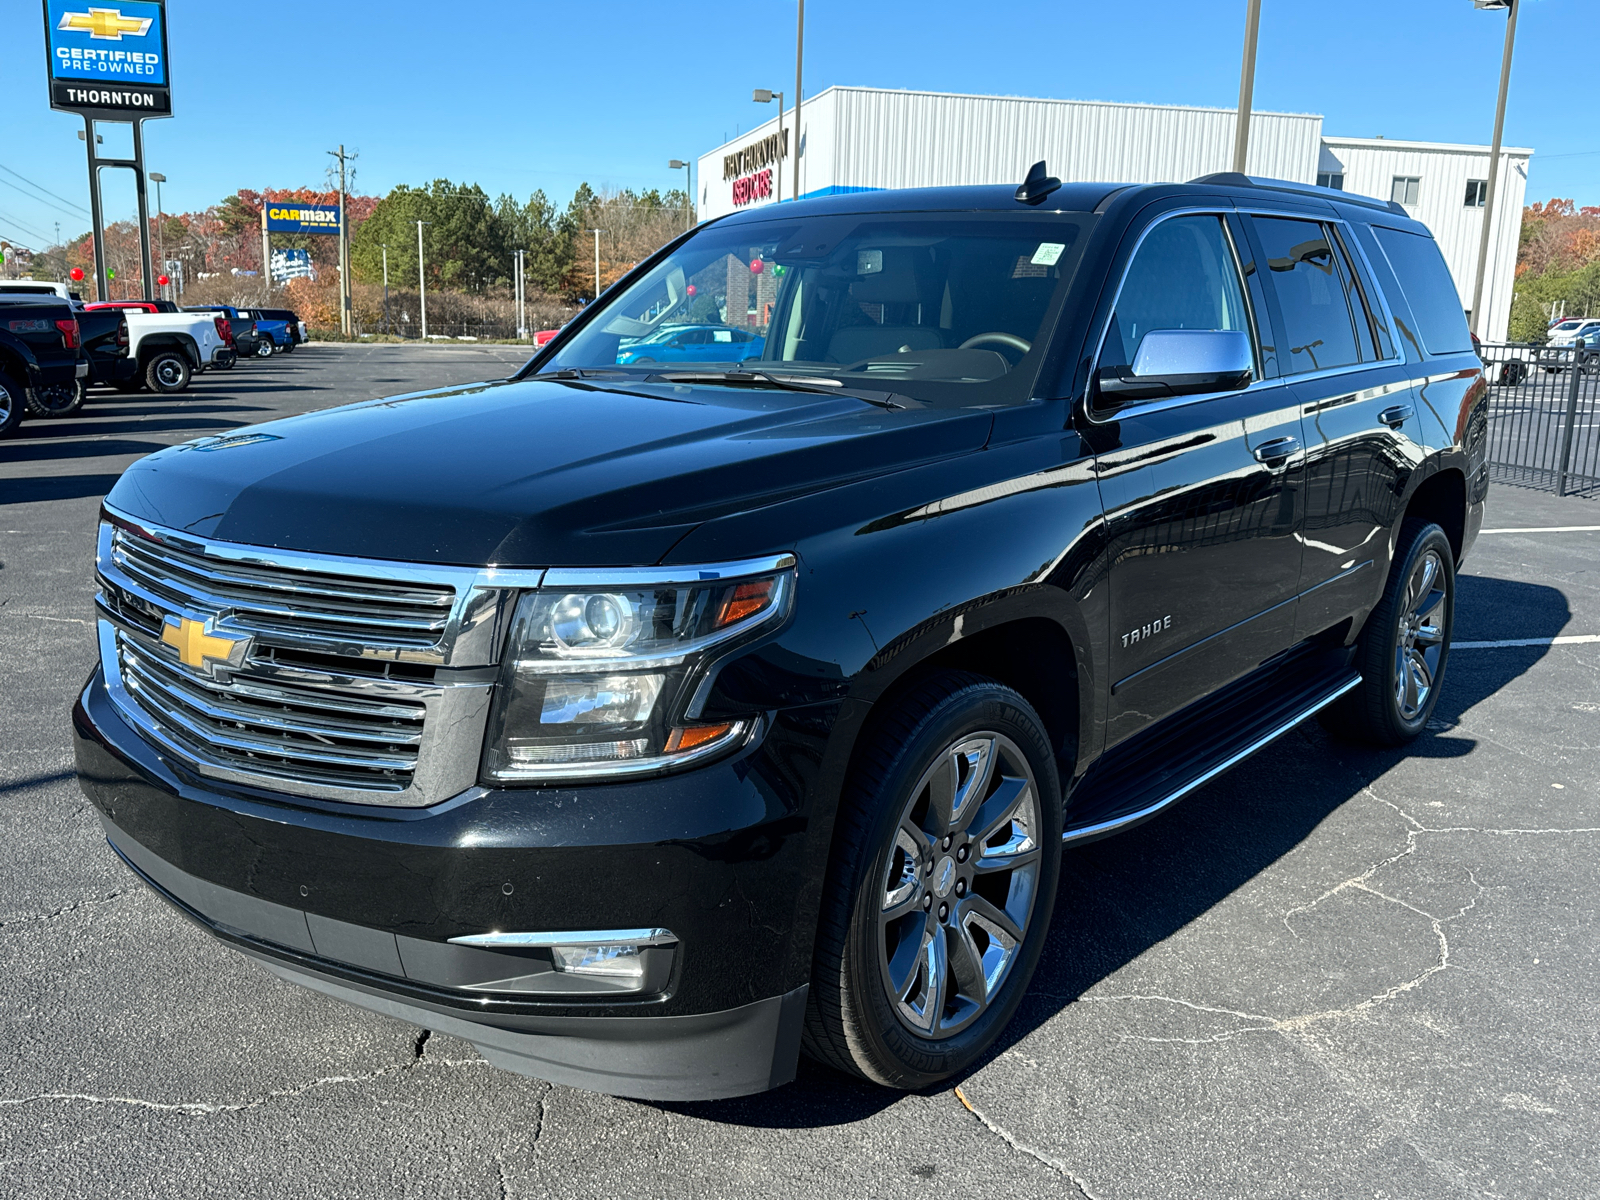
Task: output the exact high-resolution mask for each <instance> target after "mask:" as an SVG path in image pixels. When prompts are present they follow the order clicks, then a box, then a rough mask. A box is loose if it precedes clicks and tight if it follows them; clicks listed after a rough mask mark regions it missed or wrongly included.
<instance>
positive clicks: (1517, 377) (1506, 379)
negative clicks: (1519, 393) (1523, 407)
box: [1500, 359, 1528, 387]
mask: <svg viewBox="0 0 1600 1200" xmlns="http://www.w3.org/2000/svg"><path fill="white" fill-rule="evenodd" d="M1527 377H1528V368H1527V366H1526V364H1524V363H1523V362H1522V361H1521V360H1519V359H1512V360H1510V361H1509V362H1507V363H1506V364H1505V366H1503V367H1501V368H1500V386H1501V387H1516V386H1517V385H1518V384H1520V383H1521V382H1522V381H1523V380H1524V379H1526V378H1527Z"/></svg>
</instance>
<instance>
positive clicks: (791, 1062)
mask: <svg viewBox="0 0 1600 1200" xmlns="http://www.w3.org/2000/svg"><path fill="white" fill-rule="evenodd" d="M73 723H74V733H75V741H76V751H77V761H78V777H79V781H80V784H81V786H82V787H83V790H84V792H85V794H86V795H87V796H88V797H89V799H90V801H91V802H92V803H93V804H94V806H95V808H96V809H97V810H98V812H99V814H100V816H101V819H102V821H103V823H104V824H105V827H106V833H107V837H108V839H109V841H110V842H111V844H112V846H113V848H115V849H116V851H117V853H118V854H119V855H120V856H121V857H122V858H123V859H124V861H125V862H126V863H127V864H128V865H129V866H130V867H132V868H133V869H134V870H135V871H136V872H137V873H138V874H139V875H140V877H141V878H143V879H144V880H145V882H146V883H148V884H150V885H151V886H152V887H153V888H154V889H155V890H156V891H158V892H159V893H160V894H161V895H163V896H164V897H165V898H166V899H168V900H169V901H171V902H172V903H174V904H175V905H176V906H177V907H178V908H179V909H180V910H181V911H182V912H183V913H184V914H185V915H187V916H189V917H190V918H191V919H193V920H195V921H197V922H198V923H200V924H201V925H202V927H204V928H206V929H207V930H209V931H210V932H211V933H213V934H214V935H215V936H217V937H218V938H220V939H221V940H223V941H225V942H227V943H228V944H229V945H231V946H233V947H234V948H235V949H238V950H240V951H242V952H244V953H246V954H248V955H250V956H252V957H254V958H256V959H258V960H259V961H261V962H263V963H265V964H266V965H267V966H268V967H269V968H271V969H272V970H273V971H275V972H276V973H278V974H279V975H281V976H283V977H284V978H287V979H290V980H293V981H294V982H297V983H301V984H304V985H306V986H309V987H313V988H316V989H317V990H319V991H322V992H325V993H327V994H329V995H333V996H337V997H338V998H340V999H343V1000H347V1001H349V1002H351V1003H355V1004H359V1005H362V1006H363V1007H367V1008H370V1009H373V1010H375V1011H378V1012H382V1013H387V1014H389V1015H391V1016H396V1017H400V1018H402V1019H404V1020H408V1021H412V1022H415V1023H417V1024H419V1025H423V1026H426V1027H428V1028H433V1029H441V1030H444V1031H447V1032H450V1033H452V1034H456V1035H458V1036H461V1037H464V1038H466V1039H468V1040H470V1041H472V1042H473V1043H474V1044H475V1045H477V1046H478V1048H479V1050H480V1051H481V1052H482V1053H483V1054H484V1056H485V1057H486V1058H487V1059H489V1060H490V1061H491V1062H494V1063H496V1064H497V1065H500V1066H503V1067H506V1068H509V1069H511V1070H514V1071H518V1072H521V1073H524V1074H529V1075H535V1076H538V1077H539V1078H543V1079H549V1080H552V1081H555V1082H561V1083H567V1084H572V1085H575V1086H580V1087H587V1088H592V1089H594V1090H597V1091H605V1092H611V1093H614V1094H618V1095H627V1096H635V1097H640V1098H644V1099H656V1100H670V1099H676V1100H686V1099H710V1098H716V1097H723V1096H735V1095H744V1094H748V1093H751V1092H757V1091H762V1090H765V1089H767V1088H770V1087H775V1086H778V1085H779V1084H782V1083H785V1082H788V1080H789V1079H791V1078H792V1077H793V1074H794V1069H795V1064H796V1060H797V1057H798V1053H799V1035H800V1026H801V1022H802V1019H803V1013H804V1008H805V994H806V986H807V979H808V977H809V973H810V957H811V927H812V925H813V920H812V919H809V918H807V917H805V916H803V915H802V914H804V913H807V912H810V911H812V909H813V907H814V902H815V895H816V889H815V887H814V886H808V884H807V882H806V879H805V878H804V877H805V876H807V875H808V874H810V873H812V872H810V871H808V870H807V868H806V865H805V864H806V862H807V851H806V849H805V847H804V845H803V843H804V841H805V839H804V837H803V834H804V831H805V824H806V822H805V820H804V819H803V816H802V814H801V811H800V810H801V808H802V805H801V803H800V800H799V796H798V791H797V790H796V789H795V788H794V787H793V773H792V772H776V771H774V770H773V769H772V768H773V762H772V761H769V760H768V759H767V757H766V756H767V755H768V754H769V753H771V754H775V755H776V760H777V761H787V760H790V759H792V758H793V754H794V749H795V747H794V746H793V744H790V745H788V746H784V745H783V744H782V742H783V738H782V734H781V731H779V732H778V736H777V739H776V740H777V742H778V743H779V744H778V745H777V746H776V747H775V748H769V747H767V746H762V747H758V748H752V749H751V750H749V751H746V752H745V753H744V754H742V755H739V756H736V757H734V758H732V759H729V760H726V761H724V762H720V763H716V764H713V765H711V766H709V767H705V768H703V769H700V770H697V771H693V772H687V773H685V774H682V775H679V776H668V777H665V778H661V779H656V780H652V781H640V782H636V783H628V784H619V785H608V786H590V787H585V788H581V789H572V788H566V789H562V788H539V789H504V790H490V789H481V788H477V789H472V790H471V791H469V792H467V793H463V795H461V796H458V797H456V798H454V799H452V800H450V801H447V802H445V803H443V804H439V805H436V806H434V807H432V808H428V809H415V810H387V809H386V810H383V811H381V812H374V811H371V810H370V809H363V808H358V807H356V806H352V805H345V804H334V803H321V802H315V801H312V802H296V803H294V804H289V803H285V802H284V798H282V797H273V796H270V795H268V794H266V793H259V792H253V791H252V790H250V789H244V788H241V789H237V790H223V789H222V788H221V787H220V786H219V785H217V784H215V783H208V782H205V781H202V780H200V779H199V778H198V777H194V776H190V775H188V774H187V773H186V772H185V771H184V769H183V768H182V766H181V765H180V764H176V763H173V762H171V761H169V760H168V759H166V758H165V757H163V756H162V755H161V754H160V753H159V752H158V751H157V750H156V748H155V747H153V746H151V745H150V744H149V743H147V742H145V741H144V739H143V738H141V737H140V736H139V735H138V734H137V733H135V732H134V731H133V730H132V729H131V728H130V727H129V726H128V725H126V724H125V723H124V722H123V720H122V719H121V717H120V716H119V715H118V714H117V712H116V710H115V709H114V708H113V706H112V704H111V701H110V699H109V697H108V696H107V694H106V691H105V687H104V683H103V680H102V678H101V676H100V674H99V672H98V671H97V672H96V674H95V676H94V677H93V678H91V680H90V681H89V684H88V685H87V686H86V687H85V689H84V690H83V692H82V694H81V695H80V696H79V699H78V702H77V704H76V705H75V707H74V710H73ZM769 740H771V739H769ZM642 927H658V928H661V929H667V930H671V931H672V933H673V934H674V935H675V937H676V939H677V943H676V945H675V946H674V947H673V949H672V952H671V953H670V955H665V956H663V955H658V956H657V957H656V958H655V960H654V961H653V962H651V963H649V964H647V966H646V983H647V985H648V987H647V990H645V991H643V992H640V993H636V994H626V995H623V994H619V993H617V992H616V991H614V990H613V991H609V992H591V993H588V994H574V993H569V992H565V991H559V992H558V991H555V990H551V989H550V988H549V986H548V985H550V984H552V983H554V984H556V985H557V986H559V987H564V986H566V985H565V984H564V983H563V982H562V981H561V980H560V979H558V978H556V976H555V975H553V974H552V973H551V972H550V968H549V965H548V960H547V959H546V960H545V961H543V962H540V961H537V958H536V956H535V958H534V959H530V958H528V957H527V956H526V955H524V956H523V957H521V958H520V959H518V960H512V961H509V962H508V961H493V960H507V959H509V956H507V955H503V954H498V953H491V952H489V951H485V950H480V949H469V948H467V947H462V946H458V945H452V944H450V939H451V938H456V937H462V936H470V935H477V934H483V933H487V932H499V931H508V930H517V931H525V930H536V931H537V930H597V929H599V930H605V929H635V928H642ZM518 972H521V973H522V977H523V978H524V979H527V978H530V977H531V978H532V979H533V983H532V984H531V985H522V984H519V985H517V986H518V987H519V988H521V987H524V986H531V988H532V989H533V990H518V991H514V992H507V991H504V990H500V988H499V987H498V986H490V984H487V983H484V982H482V981H484V980H490V981H495V980H500V981H502V982H503V981H504V979H505V978H506V977H507V976H512V975H517V974H518ZM530 972H531V973H532V975H531V976H530V974H529V973H530ZM539 972H544V974H539ZM541 989H542V990H541Z"/></svg>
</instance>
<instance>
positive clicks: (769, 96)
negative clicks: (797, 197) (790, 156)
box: [750, 88, 783, 201]
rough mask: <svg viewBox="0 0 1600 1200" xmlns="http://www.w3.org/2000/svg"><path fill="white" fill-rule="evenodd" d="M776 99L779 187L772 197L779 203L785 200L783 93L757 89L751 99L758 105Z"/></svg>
mask: <svg viewBox="0 0 1600 1200" xmlns="http://www.w3.org/2000/svg"><path fill="white" fill-rule="evenodd" d="M774 97H776V98H777V101H778V179H777V185H778V186H777V187H775V188H773V189H772V195H773V199H774V200H775V201H778V200H782V199H783V93H782V92H769V91H768V90H767V89H766V88H757V89H756V90H755V91H754V92H753V93H752V94H751V97H750V98H751V99H752V100H754V101H755V102H756V103H757V104H771V103H772V101H773V98H774Z"/></svg>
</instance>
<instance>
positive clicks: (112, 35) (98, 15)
mask: <svg viewBox="0 0 1600 1200" xmlns="http://www.w3.org/2000/svg"><path fill="white" fill-rule="evenodd" d="M150 24H151V18H150V17H125V16H123V15H122V10H121V9H120V8H93V7H91V8H90V9H89V11H88V12H69V13H62V14H61V24H59V25H57V26H56V28H57V29H66V30H71V31H72V32H74V33H87V34H88V35H89V37H90V38H91V39H93V40H96V41H107V42H120V41H121V40H122V35H123V34H127V35H128V36H129V37H143V36H144V35H145V34H147V33H149V32H150Z"/></svg>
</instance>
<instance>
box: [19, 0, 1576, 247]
mask: <svg viewBox="0 0 1600 1200" xmlns="http://www.w3.org/2000/svg"><path fill="white" fill-rule="evenodd" d="M1523 3H1524V4H1525V8H1524V10H1523V12H1522V14H1521V17H1520V19H1519V27H1518V39H1517V65H1516V67H1515V68H1514V70H1513V73H1512V86H1511V101H1510V105H1509V107H1508V111H1507V117H1506V142H1507V144H1509V145H1521V146H1531V147H1533V148H1534V149H1535V150H1536V151H1537V153H1536V154H1535V156H1534V159H1533V164H1532V170H1531V173H1530V180H1529V187H1528V198H1529V199H1530V200H1534V199H1543V198H1547V197H1550V196H1567V197H1572V198H1574V199H1576V200H1577V201H1578V202H1579V203H1580V204H1600V138H1597V137H1596V134H1595V132H1594V130H1595V128H1596V126H1595V122H1594V121H1593V120H1592V119H1591V118H1592V114H1591V113H1590V111H1589V109H1588V107H1587V106H1586V104H1585V103H1584V101H1583V99H1582V88H1581V87H1578V86H1576V85H1579V84H1580V82H1581V80H1582V79H1584V78H1586V77H1588V75H1589V74H1590V73H1591V70H1592V65H1591V64H1592V54H1593V50H1594V47H1595V46H1596V45H1597V44H1600V42H1597V40H1596V39H1597V36H1600V27H1597V26H1596V23H1595V16H1596V13H1595V9H1594V5H1593V2H1592V0H1523ZM1262 9H1263V12H1262V19H1261V41H1260V57H1259V63H1258V69H1257V77H1256V107H1257V108H1258V109H1269V110H1275V111H1280V112H1316V113H1321V114H1323V115H1324V117H1325V118H1326V119H1325V121H1324V123H1323V129H1324V131H1325V132H1326V133H1329V134H1336V135H1340V136H1353V137H1371V136H1374V135H1377V134H1383V135H1384V136H1386V137H1390V138H1413V139H1419V140H1424V141H1447V142H1487V141H1488V140H1489V134H1490V131H1491V128H1492V123H1493V118H1494V96H1495V87H1496V81H1497V75H1498V71H1499V64H1500V47H1501V39H1502V37H1503V35H1504V30H1505V17H1504V15H1503V14H1500V13H1491V12H1479V11H1476V10H1475V9H1474V8H1473V6H1472V3H1471V0H1382V2H1379V0H1340V2H1338V3H1332V2H1329V0H1264V2H1263V4H1262ZM168 11H169V16H168V24H169V27H170V32H171V43H172V44H171V47H170V53H169V58H170V62H171V65H172V72H173V86H174V100H173V103H174V108H175V110H176V112H177V116H176V117H174V118H173V119H171V120H161V121H151V122H150V123H149V124H147V125H146V126H145V129H146V133H147V136H146V142H147V146H146V153H147V157H148V160H149V166H150V168H151V169H152V170H156V171H161V172H163V173H165V174H166V175H167V176H168V178H169V179H170V181H171V182H170V183H169V184H167V185H166V187H165V189H164V206H165V207H166V208H167V209H168V210H169V211H182V210H186V209H193V208H199V207H203V206H205V205H207V204H210V203H214V202H215V201H217V200H218V199H220V198H221V197H222V196H223V195H225V194H226V193H228V192H230V191H233V190H234V189H236V188H239V187H261V186H272V187H290V186H295V185H299V184H307V185H313V186H317V185H321V183H322V181H323V179H324V171H325V167H326V164H327V163H329V162H330V161H331V160H330V159H329V158H328V157H327V155H326V153H325V151H327V150H330V149H333V148H334V147H335V146H337V145H338V144H339V143H340V142H343V143H344V144H345V145H346V146H347V147H349V148H350V149H353V150H358V151H359V152H360V156H361V157H360V159H359V162H358V164H357V169H358V172H359V174H358V179H357V186H358V188H359V190H361V191H363V192H368V193H373V192H376V193H380V194H381V193H382V192H385V191H387V190H388V189H389V188H391V187H393V186H394V185H395V184H398V183H421V182H424V181H426V180H429V179H432V178H434V177H437V176H443V177H447V178H450V179H454V180H465V181H475V182H477V183H480V184H482V185H483V187H484V188H485V189H486V190H488V191H489V192H490V193H491V194H496V193H499V192H501V191H510V192H513V193H516V194H517V195H519V196H526V195H527V194H529V193H531V192H532V191H533V190H534V189H535V188H543V189H544V190H545V192H546V193H547V194H548V195H550V196H551V198H552V199H554V200H555V201H556V202H557V203H558V204H559V203H565V201H566V199H567V198H568V197H569V196H570V195H571V193H572V191H573V189H574V188H575V187H576V186H577V185H578V183H579V182H580V181H583V180H588V181H589V182H590V183H592V184H595V185H597V186H599V185H607V184H609V185H611V186H615V187H634V188H646V187H663V188H666V187H671V186H673V185H674V184H675V183H678V182H681V180H682V178H683V175H682V172H671V171H668V170H667V169H666V162H667V160H668V159H669V158H673V157H693V156H697V155H699V154H701V153H703V152H704V151H706V150H708V149H710V148H711V147H713V146H715V145H717V144H718V143H720V142H721V141H722V140H723V139H724V137H725V136H728V137H731V136H733V135H734V134H735V132H736V131H738V130H741V129H749V128H750V127H751V126H752V125H753V124H755V123H756V122H758V121H759V120H760V119H761V118H762V117H763V116H765V115H768V114H770V112H771V108H770V106H762V107H759V108H758V107H757V106H756V105H754V104H752V103H751V101H750V90H751V88H753V87H762V86H765V87H771V88H773V89H774V90H776V89H777V88H783V89H784V90H785V91H786V92H787V91H791V90H792V89H793V83H794V58H793V54H794V24H795V4H794V0H740V2H739V3H722V4H716V3H705V4H697V5H694V6H692V7H689V6H668V5H661V4H642V3H633V2H630V0H620V2H615V0H614V2H613V3H609V4H593V5H559V6H557V5H551V4H532V3H523V2H518V0H513V2H504V0H502V2H501V3H498V4H483V3H478V4H459V5H441V4H438V3H428V4H423V3H418V2H416V0H384V2H383V3H381V4H380V3H364V2H361V0H357V2H354V3H350V2H347V3H343V4H334V3H325V4H322V5H319V6H316V7H314V8H313V7H310V6H306V5H287V6H284V5H261V6H252V5H240V4H237V3H235V4H216V3H202V2H201V0H171V3H170V5H169V10H168ZM1244 11H1245V4H1244V0H1213V2H1212V3H1197V2H1196V0H1142V2H1141V3H1138V4H1131V3H1126V2H1124V3H1105V2H1103V0H1102V2H1099V3H1085V2H1081V0H1080V2H1068V3H1055V4H1042V3H1027V4H1021V3H1005V2H1004V0H998V2H997V0H989V2H988V3H986V4H977V3H971V2H969V3H961V4H958V3H949V2H947V0H920V2H918V3H909V2H906V0H871V2H870V3H862V2H861V0H810V2H809V3H808V4H807V8H806V32H807V39H806V75H805V82H806V91H807V93H808V94H812V93H815V92H817V91H820V90H821V89H822V88H824V87H827V86H829V85H830V84H856V85H863V86H872V87H896V88H925V89H930V90H937V91H951V92H978V93H988V94H1004V95H1023V96H1053V97H1062V98H1071V99H1090V100H1121V101H1145V102H1151V103H1162V104H1197V105H1214V106H1217V107H1231V106H1232V105H1233V104H1235V103H1236V102H1237V98H1238V71H1239V51H1240V39H1241V37H1242V33H1243V26H1244ZM302 28H304V29H305V30H307V31H309V36H307V37H305V38H303V39H302V36H301V35H300V33H299V32H298V31H299V30H300V29H302ZM0 45H4V46H5V47H7V49H8V50H10V51H11V53H10V54H9V55H8V57H9V60H10V62H11V68H10V69H8V70H7V71H5V72H4V74H3V77H0V112H3V113H5V114H6V121H5V124H6V129H7V132H6V136H5V138H4V139H0V166H3V167H5V168H8V169H9V170H10V171H12V172H18V173H20V174H21V175H22V176H24V177H26V178H27V179H29V180H31V181H32V182H33V183H35V184H38V185H41V186H42V187H44V188H46V189H48V190H49V191H51V192H54V193H57V194H58V195H59V197H61V198H63V199H64V200H65V201H66V203H61V201H60V200H57V201H55V202H53V203H45V202H43V201H41V200H40V199H38V198H35V197H30V196H29V195H27V194H26V193H27V192H29V190H30V189H28V188H27V187H25V186H23V185H22V184H21V183H20V182H19V180H18V179H17V176H16V175H13V174H7V173H5V172H3V171H0V235H7V236H10V237H12V238H20V239H21V240H22V241H24V242H26V243H30V244H38V243H39V242H40V241H41V239H40V238H39V237H38V236H37V235H38V234H39V233H43V234H45V235H46V236H45V237H44V238H43V239H42V240H43V241H50V240H53V239H54V231H55V222H56V221H58V220H59V221H60V222H61V231H62V234H63V236H68V235H71V234H73V233H77V232H81V231H82V230H84V229H86V228H87V226H88V221H87V218H86V217H84V216H82V215H80V213H79V211H78V207H75V206H79V207H86V206H87V203H88V195H87V182H86V178H85V175H86V171H85V167H84V157H83V145H82V143H81V142H79V141H78V140H77V134H76V130H77V129H78V128H79V127H80V125H79V122H78V120H77V118H75V117H72V116H69V115H67V114H65V113H55V112H51V111H50V109H49V105H48V102H47V93H46V86H45V79H44V37H43V21H42V18H41V15H40V10H39V7H38V6H37V4H34V3H29V2H26V0H9V2H8V3H6V4H4V5H0ZM335 46H339V47H342V48H343V49H342V52H341V53H339V54H338V56H337V58H335V57H333V56H331V55H329V54H327V53H324V52H323V51H324V48H331V47H335ZM116 174H120V175H123V176H124V182H123V183H122V185H121V186H120V187H111V186H109V185H108V189H107V208H108V218H109V219H114V218H116V217H121V216H126V215H131V213H132V211H133V199H132V188H131V184H129V183H127V182H125V179H126V176H125V173H116ZM56 205H59V207H56ZM63 209H64V210H65V211H62V210H63ZM24 226H25V228H24Z"/></svg>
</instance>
